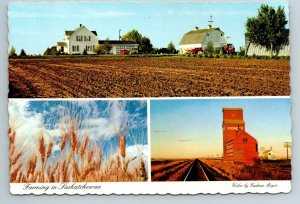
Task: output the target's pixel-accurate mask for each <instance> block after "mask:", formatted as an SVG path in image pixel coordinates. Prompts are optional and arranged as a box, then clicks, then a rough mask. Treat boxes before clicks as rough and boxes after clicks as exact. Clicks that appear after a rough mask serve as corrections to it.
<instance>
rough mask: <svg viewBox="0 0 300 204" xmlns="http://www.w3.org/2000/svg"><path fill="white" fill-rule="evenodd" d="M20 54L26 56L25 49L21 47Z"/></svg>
mask: <svg viewBox="0 0 300 204" xmlns="http://www.w3.org/2000/svg"><path fill="white" fill-rule="evenodd" d="M20 56H22V57H25V56H27V54H26V52H25V50H24V49H22V50H21V52H20Z"/></svg>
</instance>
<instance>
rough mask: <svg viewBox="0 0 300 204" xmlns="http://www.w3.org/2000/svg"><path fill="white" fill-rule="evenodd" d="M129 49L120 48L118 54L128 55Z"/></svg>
mask: <svg viewBox="0 0 300 204" xmlns="http://www.w3.org/2000/svg"><path fill="white" fill-rule="evenodd" d="M128 54H129V51H128V50H120V55H128Z"/></svg>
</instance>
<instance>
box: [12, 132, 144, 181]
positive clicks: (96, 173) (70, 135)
mask: <svg viewBox="0 0 300 204" xmlns="http://www.w3.org/2000/svg"><path fill="white" fill-rule="evenodd" d="M8 133H9V138H10V146H9V151H10V182H11V183H25V182H30V183H34V182H38V183H43V182H50V183H53V182H103V181H146V180H147V172H146V168H145V163H144V161H143V160H142V159H140V160H139V162H138V163H139V165H137V166H136V167H135V168H134V170H133V173H131V172H129V171H128V165H129V163H130V162H132V161H134V160H136V159H137V157H133V158H131V159H126V137H125V134H123V135H121V136H120V138H119V148H118V153H117V154H115V156H114V157H111V158H110V159H109V160H108V161H107V162H106V163H103V158H102V151H101V148H100V147H99V146H97V145H93V146H91V147H89V148H87V146H88V143H89V136H88V135H85V136H84V138H83V139H82V140H81V141H80V138H79V137H77V134H76V132H75V130H73V129H71V130H70V132H65V133H64V135H63V137H62V141H61V143H60V151H61V152H65V153H66V155H67V156H66V157H65V158H59V159H58V160H57V161H56V162H55V163H54V164H53V163H48V159H49V157H50V156H51V154H52V153H53V142H50V143H49V144H48V145H45V140H44V136H43V133H41V134H40V137H39V146H38V150H39V154H38V155H35V154H33V155H31V156H30V157H29V158H28V159H27V161H24V162H22V161H20V158H21V156H22V155H23V153H24V150H18V149H16V148H15V143H14V141H15V137H16V131H15V130H14V129H13V128H11V127H10V128H9V130H8ZM67 143H70V145H69V146H66V144H67Z"/></svg>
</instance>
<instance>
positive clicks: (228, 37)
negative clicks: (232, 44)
mask: <svg viewBox="0 0 300 204" xmlns="http://www.w3.org/2000/svg"><path fill="white" fill-rule="evenodd" d="M230 38H231V37H230V36H226V39H227V44H229V39H230Z"/></svg>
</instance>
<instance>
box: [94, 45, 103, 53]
mask: <svg viewBox="0 0 300 204" xmlns="http://www.w3.org/2000/svg"><path fill="white" fill-rule="evenodd" d="M94 52H95V53H96V54H97V55H100V54H104V53H105V50H104V46H103V44H100V45H97V46H96V48H95V50H94Z"/></svg>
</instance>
